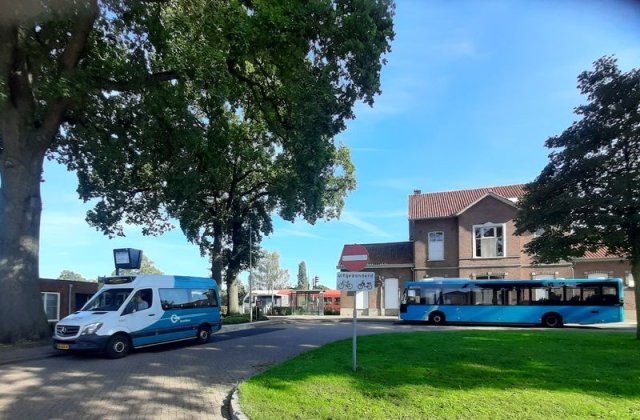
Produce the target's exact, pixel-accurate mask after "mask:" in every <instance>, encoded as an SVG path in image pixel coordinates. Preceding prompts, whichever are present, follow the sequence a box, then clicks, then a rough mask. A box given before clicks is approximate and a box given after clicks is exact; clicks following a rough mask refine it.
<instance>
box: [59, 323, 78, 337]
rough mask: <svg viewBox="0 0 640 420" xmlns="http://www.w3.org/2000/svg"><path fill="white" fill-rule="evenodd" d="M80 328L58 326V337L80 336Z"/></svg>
mask: <svg viewBox="0 0 640 420" xmlns="http://www.w3.org/2000/svg"><path fill="white" fill-rule="evenodd" d="M79 330H80V327H78V326H75V325H56V335H57V336H58V337H73V336H75V335H78V331H79Z"/></svg>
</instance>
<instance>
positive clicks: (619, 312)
mask: <svg viewBox="0 0 640 420" xmlns="http://www.w3.org/2000/svg"><path fill="white" fill-rule="evenodd" d="M623 302H624V289H623V283H622V280H620V279H598V280H591V279H553V280H469V279H447V280H431V281H409V282H406V284H405V289H404V293H403V295H402V301H401V304H400V319H402V320H404V321H428V322H430V323H432V324H443V323H445V322H462V323H476V322H477V323H500V324H504V323H517V324H541V325H543V326H545V327H549V328H554V327H561V326H562V325H563V324H565V323H575V324H595V323H602V322H620V321H623V320H624V315H623V314H624V312H623Z"/></svg>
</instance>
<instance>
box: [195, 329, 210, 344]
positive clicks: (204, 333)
mask: <svg viewBox="0 0 640 420" xmlns="http://www.w3.org/2000/svg"><path fill="white" fill-rule="evenodd" d="M210 338H211V329H210V328H209V327H207V326H206V325H203V326H201V327H200V328H198V335H197V338H196V339H197V340H198V343H200V344H206V343H208V342H209V339H210Z"/></svg>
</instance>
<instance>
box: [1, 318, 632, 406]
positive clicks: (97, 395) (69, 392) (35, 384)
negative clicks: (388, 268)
mask: <svg viewBox="0 0 640 420" xmlns="http://www.w3.org/2000/svg"><path fill="white" fill-rule="evenodd" d="M396 321H397V320H396V319H395V318H387V319H381V318H379V319H376V318H373V319H372V318H369V319H360V320H359V322H358V335H367V334H377V333H385V332H401V331H411V330H431V331H436V330H443V329H462V328H478V327H465V326H451V327H432V326H426V325H421V324H418V325H405V324H399V323H397V322H396ZM528 328H530V327H528ZM598 328H601V329H616V330H629V331H633V330H635V324H633V325H631V324H630V323H628V324H623V323H621V324H616V325H612V324H609V325H608V328H602V326H598ZM351 335H352V323H351V320H350V319H348V318H342V319H339V318H329V317H324V318H321V319H300V318H285V319H279V320H273V321H267V322H265V323H254V324H251V325H246V324H244V325H240V326H225V327H223V330H222V331H221V332H219V333H216V334H214V336H213V338H212V340H211V342H210V343H208V344H204V345H197V344H194V343H189V342H183V343H180V344H166V345H160V346H156V347H149V348H145V349H140V350H135V351H134V352H132V353H131V354H130V355H129V356H127V357H125V358H123V359H117V360H108V359H105V358H103V357H101V356H95V355H82V356H77V355H69V354H63V355H60V354H59V353H57V352H55V351H54V350H53V349H52V348H51V347H50V346H43V347H36V348H29V349H18V350H12V351H2V352H0V419H44V418H46V419H71V418H73V419H83V418H87V419H88V418H92V419H95V418H109V419H120V418H123V419H124V418H126V419H130V418H135V419H137V418H140V419H147V418H162V419H165V418H171V419H220V418H225V419H228V418H231V411H230V399H231V394H232V392H233V390H234V389H235V387H236V386H237V385H238V384H239V383H241V382H242V381H244V380H246V379H247V378H249V377H251V376H253V375H255V374H257V373H259V372H261V371H263V370H265V369H267V368H268V367H270V366H272V365H273V364H276V363H279V362H281V361H284V360H286V359H289V358H291V357H293V356H295V355H297V354H299V353H302V352H304V351H308V350H310V349H313V348H317V347H319V346H322V345H323V344H326V343H328V342H331V341H335V340H339V339H342V338H348V337H351Z"/></svg>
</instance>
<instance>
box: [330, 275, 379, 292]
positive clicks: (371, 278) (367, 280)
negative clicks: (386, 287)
mask: <svg viewBox="0 0 640 420" xmlns="http://www.w3.org/2000/svg"><path fill="white" fill-rule="evenodd" d="M336 275H337V279H336V280H337V281H336V289H338V290H342V291H343V292H366V291H369V290H373V289H374V287H375V282H376V279H375V275H374V273H373V272H372V271H359V272H357V273H349V272H344V271H343V272H339V273H336Z"/></svg>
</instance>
